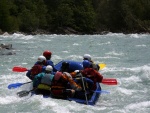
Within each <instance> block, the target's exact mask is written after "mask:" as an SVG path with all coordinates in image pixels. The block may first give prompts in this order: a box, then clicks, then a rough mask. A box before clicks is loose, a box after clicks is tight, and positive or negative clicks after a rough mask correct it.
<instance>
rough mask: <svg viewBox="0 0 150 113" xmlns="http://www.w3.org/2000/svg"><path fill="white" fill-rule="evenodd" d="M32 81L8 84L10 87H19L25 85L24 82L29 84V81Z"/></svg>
mask: <svg viewBox="0 0 150 113" xmlns="http://www.w3.org/2000/svg"><path fill="white" fill-rule="evenodd" d="M31 82H32V81H30V82H26V83H13V84H9V85H8V89H12V88H13V89H14V88H18V87H20V86H22V85H24V84H28V83H31Z"/></svg>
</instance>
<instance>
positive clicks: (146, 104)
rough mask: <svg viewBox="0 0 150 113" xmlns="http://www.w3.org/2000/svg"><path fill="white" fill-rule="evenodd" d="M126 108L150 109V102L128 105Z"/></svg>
mask: <svg viewBox="0 0 150 113" xmlns="http://www.w3.org/2000/svg"><path fill="white" fill-rule="evenodd" d="M125 108H126V109H139V108H150V101H145V102H136V103H133V104H129V105H127V106H126V107H125Z"/></svg>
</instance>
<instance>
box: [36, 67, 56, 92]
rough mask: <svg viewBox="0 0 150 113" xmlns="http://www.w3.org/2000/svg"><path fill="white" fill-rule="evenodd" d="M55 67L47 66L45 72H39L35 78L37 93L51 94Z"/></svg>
mask: <svg viewBox="0 0 150 113" xmlns="http://www.w3.org/2000/svg"><path fill="white" fill-rule="evenodd" d="M52 70H53V67H52V66H50V65H48V66H46V69H45V72H42V73H39V74H38V75H36V76H35V77H34V79H33V88H34V89H35V93H36V94H43V95H50V89H51V83H52V81H53V78H54V75H53V74H52Z"/></svg>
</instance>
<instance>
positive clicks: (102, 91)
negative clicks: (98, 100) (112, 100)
mask: <svg viewBox="0 0 150 113" xmlns="http://www.w3.org/2000/svg"><path fill="white" fill-rule="evenodd" d="M94 92H96V93H106V94H108V93H110V92H109V91H104V90H101V91H94Z"/></svg>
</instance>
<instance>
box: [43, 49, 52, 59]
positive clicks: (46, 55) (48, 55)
mask: <svg viewBox="0 0 150 113" xmlns="http://www.w3.org/2000/svg"><path fill="white" fill-rule="evenodd" d="M51 55H52V53H51V52H50V51H48V50H46V51H44V52H43V56H45V57H46V58H47V57H51Z"/></svg>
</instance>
